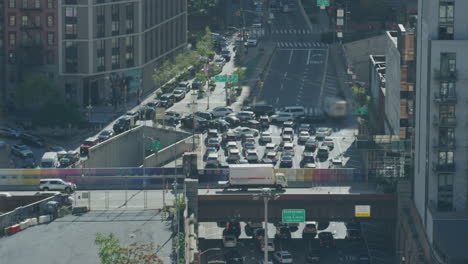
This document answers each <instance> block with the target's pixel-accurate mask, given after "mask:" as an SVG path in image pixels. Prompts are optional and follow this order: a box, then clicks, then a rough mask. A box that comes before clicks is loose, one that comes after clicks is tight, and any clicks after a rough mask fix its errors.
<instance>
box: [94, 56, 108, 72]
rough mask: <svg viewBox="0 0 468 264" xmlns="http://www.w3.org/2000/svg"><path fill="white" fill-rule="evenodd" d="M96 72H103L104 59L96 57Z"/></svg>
mask: <svg viewBox="0 0 468 264" xmlns="http://www.w3.org/2000/svg"><path fill="white" fill-rule="evenodd" d="M96 64H97V71H104V70H105V69H106V68H105V58H104V57H97V63H96Z"/></svg>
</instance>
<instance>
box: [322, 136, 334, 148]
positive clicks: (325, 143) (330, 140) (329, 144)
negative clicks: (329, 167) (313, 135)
mask: <svg viewBox="0 0 468 264" xmlns="http://www.w3.org/2000/svg"><path fill="white" fill-rule="evenodd" d="M322 145H323V146H327V147H328V148H329V149H333V148H334V147H335V144H334V143H333V138H330V137H325V138H324V139H323V142H322Z"/></svg>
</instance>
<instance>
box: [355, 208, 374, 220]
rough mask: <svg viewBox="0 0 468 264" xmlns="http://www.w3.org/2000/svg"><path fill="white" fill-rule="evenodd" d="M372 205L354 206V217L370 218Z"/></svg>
mask: <svg viewBox="0 0 468 264" xmlns="http://www.w3.org/2000/svg"><path fill="white" fill-rule="evenodd" d="M370 209H371V207H370V205H355V206H354V216H355V217H370V216H371V212H370Z"/></svg>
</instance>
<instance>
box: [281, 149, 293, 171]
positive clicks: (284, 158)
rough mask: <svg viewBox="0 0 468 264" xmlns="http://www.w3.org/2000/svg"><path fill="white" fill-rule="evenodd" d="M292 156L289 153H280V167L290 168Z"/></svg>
mask: <svg viewBox="0 0 468 264" xmlns="http://www.w3.org/2000/svg"><path fill="white" fill-rule="evenodd" d="M285 154H286V153H285ZM292 166H293V158H292V156H291V154H289V153H288V154H287V155H281V161H280V168H292Z"/></svg>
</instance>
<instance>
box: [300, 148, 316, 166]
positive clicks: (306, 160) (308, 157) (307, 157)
mask: <svg viewBox="0 0 468 264" xmlns="http://www.w3.org/2000/svg"><path fill="white" fill-rule="evenodd" d="M310 163H312V164H313V163H315V158H314V153H313V152H305V151H304V152H303V153H302V160H301V162H300V164H299V166H300V167H301V168H305V167H306V165H307V164H310ZM307 167H311V166H307Z"/></svg>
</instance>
